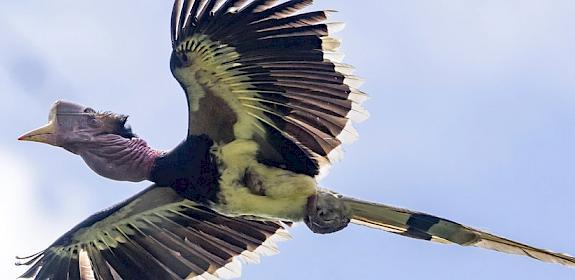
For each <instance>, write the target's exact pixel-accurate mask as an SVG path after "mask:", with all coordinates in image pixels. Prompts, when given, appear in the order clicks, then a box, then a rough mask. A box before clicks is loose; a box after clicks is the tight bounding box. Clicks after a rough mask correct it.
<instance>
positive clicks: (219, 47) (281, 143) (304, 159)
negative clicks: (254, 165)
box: [171, 0, 367, 176]
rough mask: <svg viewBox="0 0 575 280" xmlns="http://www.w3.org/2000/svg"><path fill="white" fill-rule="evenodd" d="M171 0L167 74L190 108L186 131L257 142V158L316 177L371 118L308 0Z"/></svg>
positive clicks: (323, 16)
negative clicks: (356, 123)
mask: <svg viewBox="0 0 575 280" xmlns="http://www.w3.org/2000/svg"><path fill="white" fill-rule="evenodd" d="M276 2H278V1H275V0H248V1H246V0H227V1H217V0H204V1H200V0H196V1H193V0H190V1H176V4H175V5H174V11H173V16H172V41H173V48H174V51H173V54H172V58H171V68H172V73H173V74H174V76H175V77H176V79H177V80H178V81H179V82H180V84H181V85H182V87H183V88H184V90H185V92H186V95H187V99H188V105H189V130H188V132H189V134H193V135H199V134H207V135H209V136H210V137H211V138H212V139H213V140H215V141H216V142H218V143H229V142H231V141H233V140H235V139H253V140H255V141H257V142H258V143H259V144H260V150H259V155H258V156H259V159H260V160H261V161H263V162H266V163H267V164H270V165H276V166H281V167H282V168H286V169H289V170H292V171H294V172H297V173H304V174H308V175H310V176H315V175H318V174H319V172H320V169H323V168H325V167H328V166H329V164H330V162H332V161H334V160H335V159H337V158H338V157H339V155H340V152H341V146H340V145H341V144H342V143H344V142H350V141H352V140H354V139H355V138H356V136H357V133H356V131H355V130H354V129H353V127H352V125H351V122H352V121H360V120H362V119H365V118H366V117H367V112H366V111H365V110H364V109H363V108H362V107H361V105H360V104H361V103H362V102H363V101H364V100H365V95H364V94H363V93H362V92H361V91H359V90H358V89H357V88H358V87H359V85H360V84H361V81H360V80H359V79H358V78H356V77H355V76H353V75H352V71H353V70H352V68H351V67H350V66H348V65H344V64H341V63H340V60H341V55H340V54H339V53H338V52H337V50H338V47H339V45H340V43H339V41H338V40H337V39H334V38H332V37H330V35H331V33H332V31H334V29H338V28H341V27H342V24H326V23H324V21H325V20H326V19H327V16H328V12H327V11H316V12H307V13H299V14H298V12H299V11H300V10H301V9H303V8H304V7H306V6H308V5H310V4H311V3H312V1H311V0H292V1H287V2H283V3H281V4H277V3H276Z"/></svg>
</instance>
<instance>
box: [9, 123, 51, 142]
mask: <svg viewBox="0 0 575 280" xmlns="http://www.w3.org/2000/svg"><path fill="white" fill-rule="evenodd" d="M55 134H56V125H55V123H54V121H50V122H48V124H46V125H45V126H43V127H40V128H38V129H35V130H32V131H30V132H28V133H26V134H24V135H22V136H20V137H18V140H20V141H32V142H40V143H45V144H50V145H54V144H55V143H54V137H55Z"/></svg>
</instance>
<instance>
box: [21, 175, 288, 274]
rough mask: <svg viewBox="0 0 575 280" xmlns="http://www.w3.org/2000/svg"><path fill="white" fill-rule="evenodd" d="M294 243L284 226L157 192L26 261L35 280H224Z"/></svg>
mask: <svg viewBox="0 0 575 280" xmlns="http://www.w3.org/2000/svg"><path fill="white" fill-rule="evenodd" d="M285 238H289V235H288V234H287V231H285V230H284V229H283V227H282V225H281V224H280V223H276V222H258V221H250V220H245V219H241V218H229V217H225V216H222V215H220V214H217V213H215V212H213V211H212V210H209V209H207V208H205V207H202V206H200V205H198V204H196V203H194V202H192V201H189V200H185V199H183V198H181V197H180V196H179V195H178V194H176V193H175V192H174V191H173V190H172V189H171V188H164V187H156V186H152V187H150V188H148V189H146V190H145V191H143V192H141V193H140V194H138V195H136V196H134V197H132V198H131V199H129V200H127V201H125V202H123V203H121V204H119V205H117V206H115V207H113V208H111V209H108V210H105V211H103V212H100V213H98V214H95V215H93V216H91V217H90V218H88V219H86V220H85V221H84V222H82V223H81V224H79V225H78V226H76V227H75V228H73V229H72V230H71V231H69V232H68V233H66V234H65V235H63V236H62V237H60V238H59V239H58V240H57V241H56V242H54V244H52V245H51V246H50V247H49V248H48V249H46V250H44V251H42V252H40V253H38V254H36V255H33V256H30V257H28V258H24V259H22V260H21V262H22V263H21V264H22V265H31V267H30V269H28V271H27V272H26V273H24V275H22V276H21V277H23V278H30V277H35V279H82V280H84V279H106V280H107V279H153V280H155V279H219V278H235V277H239V276H240V272H241V271H240V270H241V263H240V262H239V261H240V260H242V259H243V260H245V261H248V262H257V261H258V260H259V257H260V255H270V254H273V253H276V252H277V247H276V246H275V244H274V241H276V240H280V239H285Z"/></svg>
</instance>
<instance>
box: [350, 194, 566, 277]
mask: <svg viewBox="0 0 575 280" xmlns="http://www.w3.org/2000/svg"><path fill="white" fill-rule="evenodd" d="M343 200H344V202H345V204H346V206H347V207H348V208H349V209H350V211H351V213H352V223H355V224H360V225H365V226H368V227H372V228H376V229H381V230H385V231H388V232H392V233H395V234H399V235H403V236H407V237H411V238H417V239H423V240H429V241H434V242H439V243H444V244H458V245H461V246H475V247H481V248H486V249H490V250H495V251H499V252H504V253H509V254H516V255H523V256H528V257H531V258H534V259H537V260H540V261H544V262H549V263H557V264H561V265H565V266H569V267H575V258H574V257H572V256H569V255H566V254H560V253H554V252H551V251H547V250H544V249H539V248H535V247H532V246H529V245H525V244H522V243H519V242H516V241H512V240H509V239H506V238H502V237H499V236H495V235H493V234H490V233H486V232H483V231H480V230H476V229H473V228H470V227H467V226H464V225H461V224H459V223H456V222H452V221H450V220H446V219H443V218H439V217H436V216H432V215H428V214H424V213H418V212H413V211H410V210H406V209H401V208H395V207H391V206H387V205H383V204H377V203H371V202H366V201H361V200H358V199H353V198H347V197H344V198H343Z"/></svg>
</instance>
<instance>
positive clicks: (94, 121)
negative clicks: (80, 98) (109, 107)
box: [88, 115, 100, 127]
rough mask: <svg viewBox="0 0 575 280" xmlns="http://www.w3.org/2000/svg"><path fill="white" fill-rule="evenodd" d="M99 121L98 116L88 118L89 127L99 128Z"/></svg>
mask: <svg viewBox="0 0 575 280" xmlns="http://www.w3.org/2000/svg"><path fill="white" fill-rule="evenodd" d="M99 124H100V123H99V121H98V119H96V116H93V115H90V116H88V125H89V126H91V127H98V126H99Z"/></svg>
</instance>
